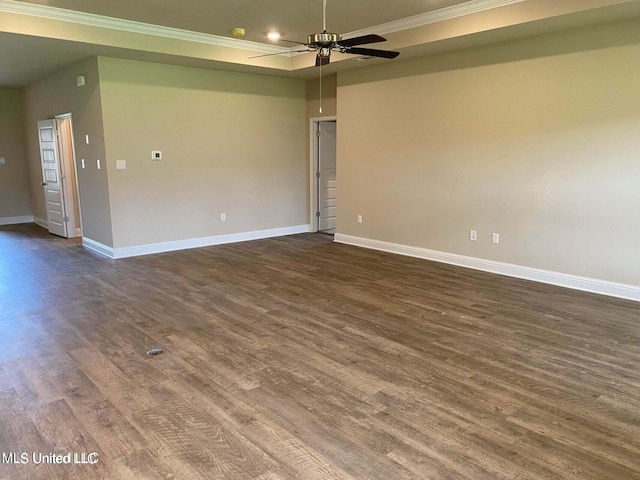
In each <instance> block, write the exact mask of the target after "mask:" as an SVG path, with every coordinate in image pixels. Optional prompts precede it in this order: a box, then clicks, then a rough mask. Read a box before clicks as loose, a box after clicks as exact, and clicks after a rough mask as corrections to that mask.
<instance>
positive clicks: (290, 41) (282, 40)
mask: <svg viewBox="0 0 640 480" xmlns="http://www.w3.org/2000/svg"><path fill="white" fill-rule="evenodd" d="M277 41H278V42H289V43H296V44H298V45H307V44H306V43H304V42H296V41H295V40H285V39H284V38H279V39H278V40H277Z"/></svg>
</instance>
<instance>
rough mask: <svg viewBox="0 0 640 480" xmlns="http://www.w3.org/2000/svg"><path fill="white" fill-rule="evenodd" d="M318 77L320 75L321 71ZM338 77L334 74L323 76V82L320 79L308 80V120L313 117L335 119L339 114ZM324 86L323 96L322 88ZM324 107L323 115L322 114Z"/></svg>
mask: <svg viewBox="0 0 640 480" xmlns="http://www.w3.org/2000/svg"><path fill="white" fill-rule="evenodd" d="M316 70H317V71H318V75H320V71H319V69H316ZM337 82H338V76H337V75H336V74H335V73H334V74H330V75H323V76H322V82H321V81H320V77H318V78H314V79H312V80H307V83H306V85H307V86H306V89H307V119H310V118H313V117H334V116H336V114H337V108H336V107H337V104H336V89H337ZM321 85H322V94H321V92H320V86H321ZM320 107H322V113H320Z"/></svg>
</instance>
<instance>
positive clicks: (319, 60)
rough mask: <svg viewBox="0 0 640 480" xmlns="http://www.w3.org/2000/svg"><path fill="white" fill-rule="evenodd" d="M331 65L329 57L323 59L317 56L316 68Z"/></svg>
mask: <svg viewBox="0 0 640 480" xmlns="http://www.w3.org/2000/svg"><path fill="white" fill-rule="evenodd" d="M325 65H329V57H321V56H320V55H316V67H320V66H323V67H324V66H325Z"/></svg>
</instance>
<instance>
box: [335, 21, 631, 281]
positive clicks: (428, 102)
mask: <svg viewBox="0 0 640 480" xmlns="http://www.w3.org/2000/svg"><path fill="white" fill-rule="evenodd" d="M638 58H640V24H639V23H638V22H637V21H634V22H625V23H619V24H612V25H605V26H601V27H594V28H590V29H585V30H579V31H574V32H567V33H564V34H556V35H552V36H547V37H545V38H533V39H527V40H522V41H518V42H512V43H510V44H508V45H494V46H488V47H484V48H477V49H473V50H467V51H461V52H455V53H450V54H444V55H440V56H435V57H426V58H418V59H413V60H408V61H404V62H402V61H398V62H394V63H392V64H391V63H390V64H386V65H383V66H375V67H369V68H364V69H359V70H353V71H348V72H344V73H340V74H339V76H338V111H339V119H338V194H339V195H338V204H339V209H338V232H339V233H342V234H345V235H353V236H358V237H364V238H370V239H376V240H382V241H387V242H393V243H398V244H403V245H410V246H415V247H421V248H426V249H432V250H438V251H443V252H450V253H455V254H460V255H466V256H471V257H477V258H483V259H488V260H493V261H500V262H507V263H512V264H517V265H522V266H529V267H536V268H541V269H547V270H551V271H556V272H564V273H568V274H573V275H581V276H586V277H592V278H597V279H604V280H610V281H614V282H621V283H626V284H631V285H640V253H639V249H638V245H639V242H640V222H638V218H640V161H639V160H640V158H639V155H640V62H639V61H638ZM358 214H361V215H363V217H364V223H363V224H362V225H358V224H357V223H356V216H357V215H358ZM470 229H476V230H478V235H479V236H478V241H476V242H471V241H469V239H468V237H469V230H470ZM492 232H498V233H500V235H501V243H500V245H492V244H491V234H492Z"/></svg>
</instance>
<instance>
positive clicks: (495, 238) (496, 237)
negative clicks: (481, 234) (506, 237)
mask: <svg viewBox="0 0 640 480" xmlns="http://www.w3.org/2000/svg"><path fill="white" fill-rule="evenodd" d="M491 243H495V244H496V245H498V244H499V243H500V234H499V233H494V234H493V236H492V237H491Z"/></svg>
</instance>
